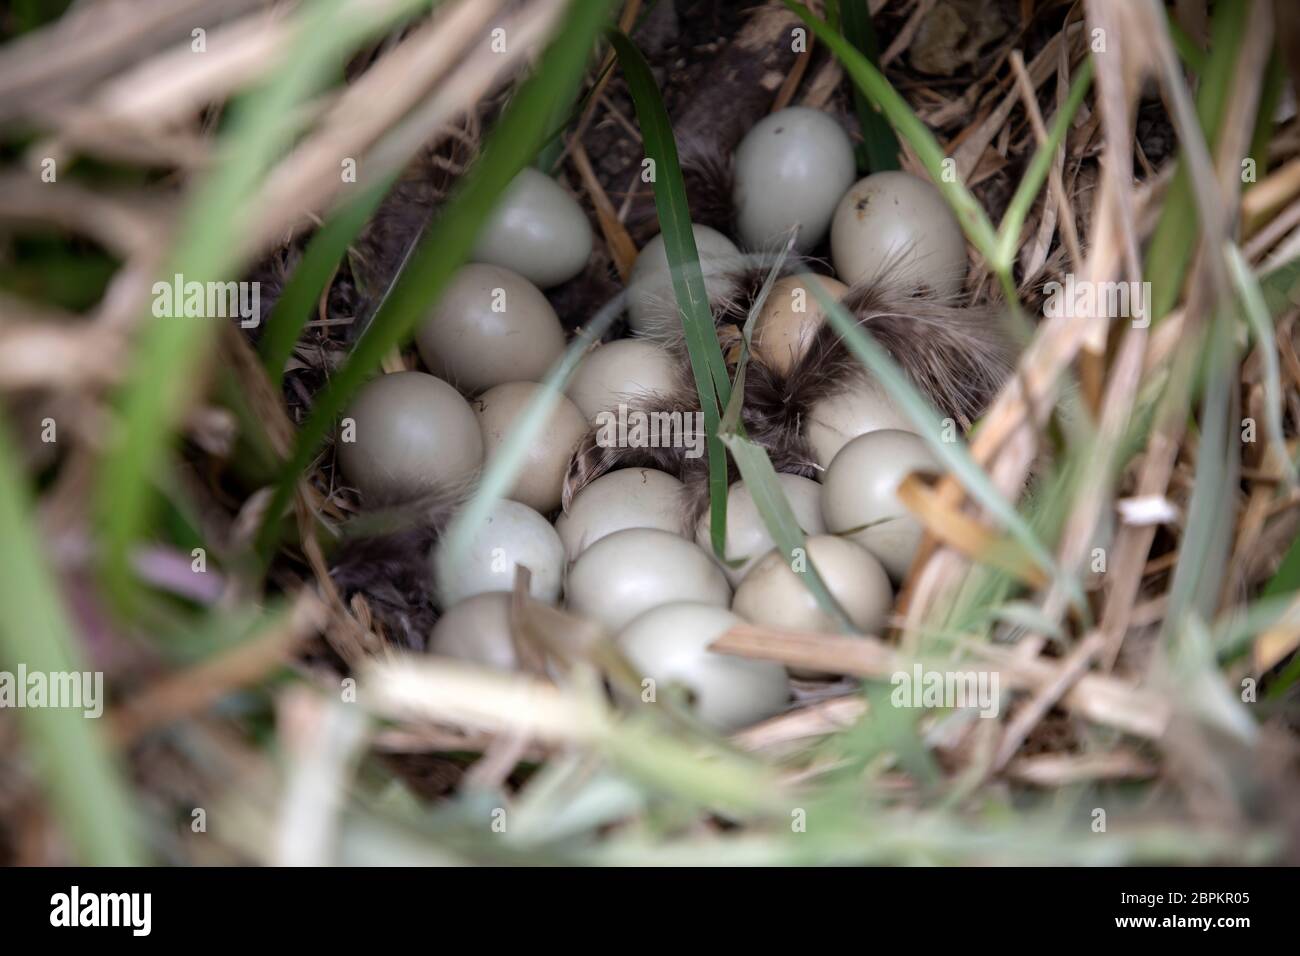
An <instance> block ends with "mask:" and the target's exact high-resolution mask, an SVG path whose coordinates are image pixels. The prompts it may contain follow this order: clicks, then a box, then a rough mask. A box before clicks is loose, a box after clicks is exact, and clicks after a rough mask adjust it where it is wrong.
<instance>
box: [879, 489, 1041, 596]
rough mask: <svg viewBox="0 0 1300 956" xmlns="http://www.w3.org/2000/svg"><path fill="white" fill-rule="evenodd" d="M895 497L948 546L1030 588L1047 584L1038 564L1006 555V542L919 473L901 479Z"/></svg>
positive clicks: (927, 529)
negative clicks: (941, 495) (944, 495)
mask: <svg viewBox="0 0 1300 956" xmlns="http://www.w3.org/2000/svg"><path fill="white" fill-rule="evenodd" d="M898 500H899V501H900V502H901V503H902V504H903V506H904V507H905V508H907V510H908V511H910V512H912V514H913V516H915V517H916V519H917V520H918V521H919V522H920V523H921V524H922V525H923V526H924V527H925V530H926V532H927V533H928V534H930V535H931V536H933V537H934V538H935V539H936V540H938V541H940V542H942V543H943V544H944V545H946V546H947V547H950V548H953V549H955V550H956V551H959V552H961V554H963V555H964V556H965V557H967V558H969V559H971V560H975V561H983V562H985V563H987V564H990V565H993V566H994V567H997V568H1000V569H1002V570H1003V571H1006V572H1008V573H1009V574H1012V575H1014V576H1015V577H1016V578H1018V579H1020V580H1021V581H1023V582H1024V583H1026V584H1028V585H1030V586H1031V587H1035V588H1039V587H1042V586H1043V585H1045V584H1046V583H1047V575H1046V574H1045V573H1044V572H1043V570H1042V569H1041V568H1039V567H1038V566H1037V565H1035V564H1033V563H1032V562H1029V561H1025V560H1011V559H1009V558H1008V557H1007V554H1009V553H1011V551H1010V547H1009V546H1010V542H1009V541H1007V540H1006V539H1000V538H998V537H997V535H995V534H994V533H993V532H992V531H990V530H989V529H988V528H986V527H985V526H984V525H983V524H981V523H980V522H978V521H976V520H975V519H973V518H971V517H970V516H969V515H967V514H966V513H965V512H962V511H960V510H958V509H956V508H954V507H952V506H951V505H948V504H947V503H946V502H945V501H943V499H942V498H941V497H940V496H939V495H938V494H936V493H934V492H932V491H931V490H930V488H929V487H928V486H927V485H926V483H925V482H924V481H923V480H922V479H921V478H920V477H919V476H918V475H915V474H912V475H909V476H907V477H906V478H905V479H903V482H902V484H900V485H899V487H898Z"/></svg>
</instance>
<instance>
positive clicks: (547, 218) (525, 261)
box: [470, 166, 592, 289]
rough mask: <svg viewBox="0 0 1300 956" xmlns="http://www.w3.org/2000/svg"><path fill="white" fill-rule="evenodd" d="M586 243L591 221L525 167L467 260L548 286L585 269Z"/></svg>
mask: <svg viewBox="0 0 1300 956" xmlns="http://www.w3.org/2000/svg"><path fill="white" fill-rule="evenodd" d="M591 246H592V235H591V223H590V222H588V221H587V217H586V215H585V214H584V213H583V211H582V207H581V206H579V205H578V203H577V201H576V200H575V199H574V198H573V197H572V196H570V195H569V194H568V192H566V191H565V189H564V187H563V186H561V185H560V184H559V183H557V182H556V181H555V180H554V179H552V178H551V177H550V176H547V175H546V174H545V173H542V172H540V171H539V170H536V169H534V168H532V167H531V166H528V167H525V168H524V169H522V170H521V171H520V172H519V175H517V176H516V177H515V178H514V180H513V181H512V182H511V183H510V185H509V186H508V187H507V188H506V190H505V192H504V193H503V194H502V196H501V199H500V201H499V202H498V203H497V206H496V208H495V209H494V210H493V211H492V214H491V215H490V216H488V219H487V222H485V223H484V224H483V228H482V229H481V231H480V232H479V235H478V239H477V241H476V242H475V243H474V252H473V254H472V255H471V256H470V258H471V259H473V260H474V261H475V262H485V263H488V264H490V265H497V266H504V267H505V268H507V269H510V270H512V271H514V272H517V273H519V274H520V275H521V276H523V277H524V278H525V279H527V280H528V281H529V282H532V283H533V284H534V285H536V286H538V287H539V288H542V289H549V288H550V287H551V286H553V285H559V284H560V283H561V282H565V281H567V280H569V279H572V278H573V277H574V276H576V275H577V274H578V273H579V272H581V271H582V270H583V269H585V268H586V267H587V262H588V260H590V259H591Z"/></svg>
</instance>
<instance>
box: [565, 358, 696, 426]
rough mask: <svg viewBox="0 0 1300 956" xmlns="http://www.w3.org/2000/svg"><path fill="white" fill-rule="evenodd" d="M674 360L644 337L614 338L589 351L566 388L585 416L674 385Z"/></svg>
mask: <svg viewBox="0 0 1300 956" xmlns="http://www.w3.org/2000/svg"><path fill="white" fill-rule="evenodd" d="M677 380H678V375H677V363H676V361H675V360H674V359H673V357H672V355H671V354H670V353H669V352H668V350H667V349H665V348H663V347H662V346H660V345H656V344H655V343H654V342H650V341H647V340H646V339H637V338H631V339H616V340H614V341H613V342H606V343H605V344H604V345H598V346H597V347H596V348H594V349H592V350H591V351H590V352H588V353H587V354H586V355H585V356H583V359H582V361H581V362H579V363H578V367H577V368H576V369H575V370H574V372H573V377H572V378H571V379H569V387H568V389H567V390H566V391H567V393H568V396H569V398H571V399H572V400H573V403H574V404H575V405H577V406H578V408H580V409H581V410H582V414H583V415H585V416H587V419H588V420H593V419H595V417H596V416H597V415H598V414H600V413H601V412H607V411H614V410H616V409H617V408H618V406H619V405H620V404H626V405H628V406H635V405H636V404H637V403H638V401H643V400H644V399H645V397H646V396H648V395H662V394H664V393H667V392H671V391H673V390H674V389H675V388H676V387H677Z"/></svg>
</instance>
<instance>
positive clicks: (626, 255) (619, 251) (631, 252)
mask: <svg viewBox="0 0 1300 956" xmlns="http://www.w3.org/2000/svg"><path fill="white" fill-rule="evenodd" d="M568 151H569V158H570V159H571V160H572V161H573V166H574V168H575V169H577V171H578V175H579V177H581V179H582V185H583V187H584V188H585V189H586V190H587V195H588V196H590V197H591V202H592V205H593V206H594V207H595V209H596V220H597V221H598V222H599V223H600V231H601V234H602V235H604V237H605V245H606V246H608V247H609V257H610V259H612V260H613V262H614V267H615V268H616V269H618V276H619V278H620V279H622V280H623V282H624V283H625V284H626V283H627V280H628V276H630V275H631V274H632V264H633V263H634V262H636V256H637V249H636V243H634V242H633V241H632V237H631V236H630V235H628V232H627V229H626V228H624V226H623V223H622V222H620V221H619V218H618V210H616V209H615V208H614V204H613V203H612V202H610V201H609V196H608V195H606V193H605V190H604V187H602V186H601V185H600V180H599V179H598V178H597V177H596V171H595V170H594V169H592V168H591V160H590V159H589V158H588V156H587V151H586V149H584V148H583V146H582V143H581V142H579V141H578V140H576V139H570V140H569V145H568Z"/></svg>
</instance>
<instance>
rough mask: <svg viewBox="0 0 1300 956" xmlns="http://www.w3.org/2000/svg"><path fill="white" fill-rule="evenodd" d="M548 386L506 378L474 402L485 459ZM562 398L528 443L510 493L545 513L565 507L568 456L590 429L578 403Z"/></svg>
mask: <svg viewBox="0 0 1300 956" xmlns="http://www.w3.org/2000/svg"><path fill="white" fill-rule="evenodd" d="M543 389H544V386H542V385H538V384H537V383H535V382H507V383H506V384H504V385H497V386H494V387H492V388H489V389H488V390H487V391H486V392H484V393H483V394H482V395H480V396H479V397H478V398H476V399H475V400H474V401H473V403H472V405H473V408H474V414H475V416H476V417H477V418H478V423H479V427H480V428H481V429H482V431H483V453H484V459H485V462H486V463H491V461H492V460H493V459H494V458H495V457H496V455H497V454H498V453H499V452H500V450H501V446H502V444H503V443H504V442H505V440H506V437H507V436H508V435H509V434H510V432H511V430H513V429H514V427H515V426H516V425H517V424H518V423H519V419H520V418H522V417H523V414H524V411H525V410H526V409H527V408H528V406H529V405H530V404H531V403H532V402H533V401H535V400H536V399H537V397H538V395H539V394H540V393H541V392H542V391H543ZM557 397H558V399H559V400H558V402H557V403H556V405H555V408H554V409H553V410H552V411H551V414H550V417H549V418H548V419H547V421H546V426H545V432H544V433H543V434H542V436H541V437H540V438H539V439H538V440H537V441H534V442H532V443H531V444H530V445H529V446H528V451H527V454H526V455H525V457H524V461H523V464H522V465H521V467H520V471H519V474H518V477H516V478H515V483H514V485H513V486H512V487H511V489H510V491H509V492H508V494H509V496H510V498H511V499H512V500H514V501H518V502H521V503H523V504H526V505H528V507H530V508H533V509H535V510H537V511H540V512H541V513H542V514H549V513H550V512H552V511H554V510H555V509H556V508H558V507H560V494H561V492H562V491H563V490H564V473H565V471H567V470H568V467H569V459H570V457H572V455H573V449H574V448H576V447H577V445H578V442H579V441H581V440H582V436H583V435H584V434H586V432H587V420H586V419H585V418H584V417H583V415H582V412H580V411H578V406H577V405H574V404H573V402H571V401H569V400H568V399H567V398H565V397H564V396H563V395H560V396H557Z"/></svg>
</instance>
